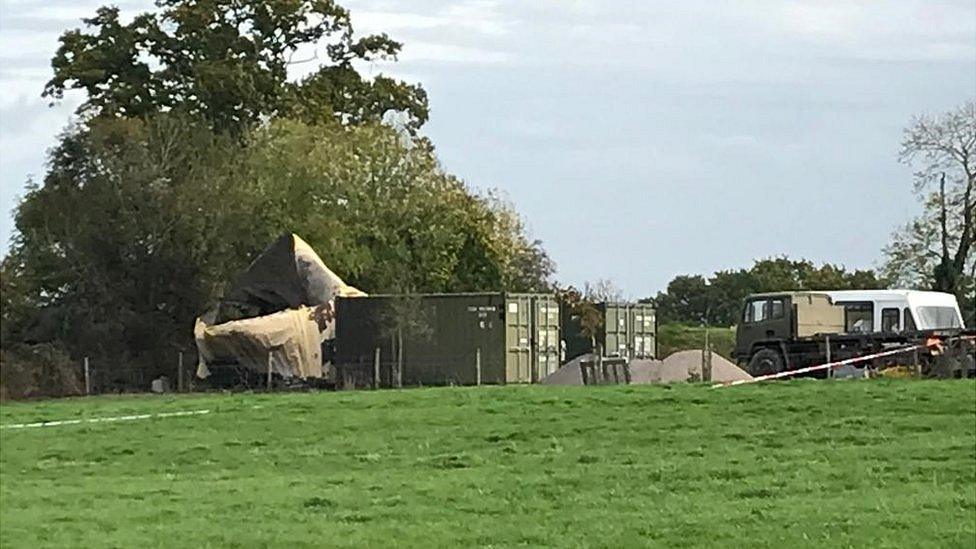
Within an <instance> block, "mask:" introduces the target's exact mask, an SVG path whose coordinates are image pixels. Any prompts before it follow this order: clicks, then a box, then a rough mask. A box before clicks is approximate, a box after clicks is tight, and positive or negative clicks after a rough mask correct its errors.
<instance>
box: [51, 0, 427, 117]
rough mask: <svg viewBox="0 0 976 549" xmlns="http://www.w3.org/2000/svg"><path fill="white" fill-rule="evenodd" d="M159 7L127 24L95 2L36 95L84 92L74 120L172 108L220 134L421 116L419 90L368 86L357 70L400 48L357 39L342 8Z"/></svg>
mask: <svg viewBox="0 0 976 549" xmlns="http://www.w3.org/2000/svg"><path fill="white" fill-rule="evenodd" d="M157 6H158V8H159V9H158V10H157V11H154V12H147V13H142V14H139V15H137V16H135V17H134V18H133V19H132V20H131V21H130V22H129V23H124V22H123V20H122V18H121V17H120V13H119V9H118V8H117V7H102V8H100V9H99V10H98V11H97V13H96V15H95V16H94V17H91V18H88V19H85V20H84V22H85V24H86V27H85V29H83V30H82V29H75V30H71V31H68V32H66V33H64V34H63V35H62V36H61V38H60V46H59V48H58V50H57V53H56V54H55V56H54V58H53V59H52V60H51V66H52V68H53V69H54V76H53V78H51V80H50V81H49V82H48V83H47V86H46V87H45V89H44V95H46V96H48V97H51V98H52V99H55V100H57V99H60V98H61V97H62V96H63V95H64V93H65V92H66V91H67V90H72V89H78V90H83V91H84V92H85V93H86V100H85V101H84V103H82V104H81V106H80V107H79V114H80V115H82V116H83V117H86V118H88V117H95V116H121V117H130V118H133V117H135V118H138V117H144V116H147V115H152V114H155V113H159V112H166V111H169V110H180V111H183V112H185V113H187V114H189V115H191V116H198V117H202V118H203V119H205V120H207V121H209V122H210V123H211V124H212V125H213V127H214V128H215V129H217V130H222V131H223V130H228V131H239V130H241V129H243V128H246V127H248V126H250V125H252V124H254V123H256V122H258V121H260V120H262V119H266V118H268V117H291V118H298V119H301V120H305V121H309V122H317V121H322V120H327V119H334V120H338V121H341V122H343V123H348V124H357V123H361V122H366V121H378V120H381V119H382V117H383V116H384V115H385V114H386V113H388V112H390V111H394V112H400V113H403V114H404V115H405V116H406V123H405V126H406V127H407V128H409V129H410V130H411V131H415V130H416V129H418V128H419V127H420V126H421V125H423V124H424V122H426V121H427V115H428V107H427V94H426V92H424V90H423V88H422V87H420V86H419V85H411V84H406V83H403V82H400V81H397V80H394V79H391V78H388V77H386V76H382V75H380V76H377V77H376V78H374V79H371V80H370V79H366V78H364V77H363V76H362V75H361V74H360V73H359V72H358V71H357V70H356V69H355V67H354V63H356V62H359V61H373V60H384V59H395V58H396V55H397V53H398V52H399V51H400V48H401V44H400V43H399V42H396V41H394V40H392V39H391V38H389V37H388V36H387V35H385V34H378V35H369V36H363V37H357V36H356V34H355V33H354V32H353V28H352V23H351V21H350V15H349V12H348V11H347V10H346V9H345V8H343V7H342V6H339V5H338V4H336V3H335V2H333V1H332V0H272V1H266V0H158V1H157ZM320 50H321V51H322V56H323V58H321V59H320V58H319V55H320ZM302 56H308V58H306V59H302V58H301V57H302ZM298 63H301V64H303V65H305V66H309V64H312V65H311V66H312V69H311V70H310V71H308V74H307V75H306V76H305V77H304V78H302V79H301V80H298V81H293V80H291V79H289V74H288V69H289V67H290V66H292V65H294V64H298ZM303 68H304V67H303Z"/></svg>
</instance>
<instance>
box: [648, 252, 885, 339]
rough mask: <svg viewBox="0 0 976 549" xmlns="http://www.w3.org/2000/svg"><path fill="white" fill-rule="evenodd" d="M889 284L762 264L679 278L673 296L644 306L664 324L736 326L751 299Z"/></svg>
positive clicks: (776, 261)
mask: <svg viewBox="0 0 976 549" xmlns="http://www.w3.org/2000/svg"><path fill="white" fill-rule="evenodd" d="M887 286H888V281H887V280H886V279H884V278H883V277H881V276H879V275H878V274H877V273H875V272H874V271H871V270H854V271H848V270H847V269H845V268H844V267H841V266H837V265H832V264H829V263H825V264H823V265H820V266H817V265H815V264H814V263H813V262H811V261H807V260H805V259H801V260H792V259H789V258H786V257H779V258H770V259H762V260H758V261H756V262H755V263H754V264H753V266H752V267H750V268H748V269H739V270H727V271H718V272H715V273H713V274H712V275H711V276H709V277H705V276H703V275H680V276H676V277H675V278H674V279H673V280H671V282H670V283H669V284H668V287H667V290H665V291H664V292H660V293H658V294H657V295H656V296H654V297H653V298H648V299H645V300H643V301H645V302H652V303H654V304H656V306H657V311H658V313H657V314H658V319H659V322H662V323H669V322H677V323H684V324H695V325H700V324H708V325H711V326H732V325H734V324H737V323H738V319H739V316H740V315H741V313H742V300H743V298H745V297H746V296H747V295H749V294H753V293H760V292H779V291H787V290H868V289H878V288H885V287H887Z"/></svg>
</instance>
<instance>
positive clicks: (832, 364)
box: [712, 340, 943, 389]
mask: <svg viewBox="0 0 976 549" xmlns="http://www.w3.org/2000/svg"><path fill="white" fill-rule="evenodd" d="M942 343H943V341H942V340H935V341H929V342H928V343H922V344H920V345H909V346H908V347H899V348H897V349H889V350H887V351H881V352H880V353H872V354H869V355H864V356H856V357H854V358H848V359H844V360H838V361H836V362H827V363H826V364H818V365H816V366H807V367H806V368H799V369H796V370H787V371H785V372H779V373H776V374H768V375H764V376H759V377H754V378H751V379H737V380H735V381H728V382H725V383H716V384H715V385H712V388H713V389H714V388H718V387H730V386H732V385H745V384H747V383H758V382H760V381H769V380H770V379H780V378H784V377H790V376H795V375H798V374H806V373H809V372H816V371H819V370H830V369H832V368H836V367H838V366H844V365H847V364H855V363H858V362H864V361H865V360H872V359H875V358H881V357H885V356H892V355H897V354H901V353H907V352H909V351H914V350H916V349H927V348H929V347H935V346H938V345H942Z"/></svg>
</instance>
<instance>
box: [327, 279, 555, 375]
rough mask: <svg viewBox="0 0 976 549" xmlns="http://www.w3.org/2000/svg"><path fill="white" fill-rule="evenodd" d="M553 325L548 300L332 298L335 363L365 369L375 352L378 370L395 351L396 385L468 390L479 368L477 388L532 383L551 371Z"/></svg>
mask: <svg viewBox="0 0 976 549" xmlns="http://www.w3.org/2000/svg"><path fill="white" fill-rule="evenodd" d="M397 319H399V320H397ZM558 319H559V306H558V304H557V302H556V300H555V298H554V297H553V296H552V295H549V294H505V293H478V294H422V295H416V296H393V295H384V296H370V297H358V298H340V299H338V300H337V302H336V341H335V348H336V364H337V365H339V366H340V367H343V366H345V367H346V368H347V369H355V368H360V369H362V368H369V367H370V366H371V365H372V363H373V360H374V356H375V353H376V349H379V352H380V357H381V358H380V360H381V363H382V365H381V370H382V371H383V372H387V371H392V366H393V364H395V363H396V361H397V357H398V354H399V353H401V352H402V356H403V372H402V380H403V384H404V385H447V384H461V385H470V384H474V383H477V381H478V377H477V375H478V365H479V364H480V372H481V382H482V383H530V382H535V381H538V380H539V379H541V378H543V377H545V376H546V375H548V374H549V373H551V372H552V371H554V370H555V369H556V368H558V363H559V320H558ZM398 328H399V329H398ZM400 341H402V346H401V345H400ZM383 375H384V374H381V377H383ZM390 375H392V374H386V376H387V377H389V376H390ZM381 384H382V385H387V384H388V383H387V381H386V380H385V379H383V380H381Z"/></svg>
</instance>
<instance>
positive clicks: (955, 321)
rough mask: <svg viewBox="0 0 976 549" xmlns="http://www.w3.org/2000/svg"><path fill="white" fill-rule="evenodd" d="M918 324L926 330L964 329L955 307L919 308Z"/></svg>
mask: <svg viewBox="0 0 976 549" xmlns="http://www.w3.org/2000/svg"><path fill="white" fill-rule="evenodd" d="M918 323H919V324H921V325H922V329H924V330H934V329H937V328H961V327H962V321H961V320H960V319H959V315H958V314H956V309H955V307H919V308H918Z"/></svg>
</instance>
